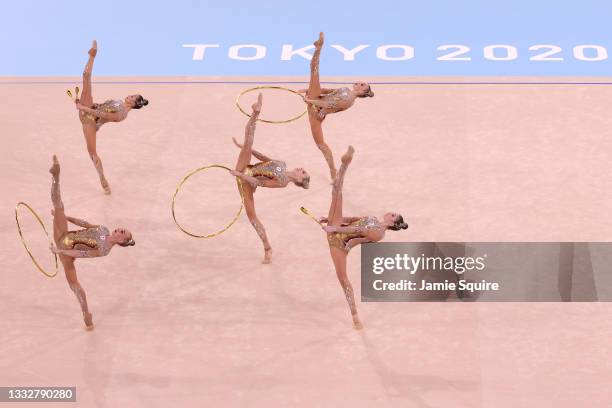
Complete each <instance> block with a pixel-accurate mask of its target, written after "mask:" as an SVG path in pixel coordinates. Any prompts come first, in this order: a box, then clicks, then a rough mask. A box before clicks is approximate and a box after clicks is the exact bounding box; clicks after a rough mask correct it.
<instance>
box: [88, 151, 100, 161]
mask: <svg viewBox="0 0 612 408" xmlns="http://www.w3.org/2000/svg"><path fill="white" fill-rule="evenodd" d="M89 158H90V159H91V161H92V162H93V163H94V164H98V163H99V162H100V157H99V156H98V154H97V153H96V152H93V153H92V152H89Z"/></svg>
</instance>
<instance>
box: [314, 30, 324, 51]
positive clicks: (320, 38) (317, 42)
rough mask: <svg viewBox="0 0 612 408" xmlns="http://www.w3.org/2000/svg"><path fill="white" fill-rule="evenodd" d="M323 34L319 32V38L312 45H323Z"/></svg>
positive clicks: (318, 46) (319, 46)
mask: <svg viewBox="0 0 612 408" xmlns="http://www.w3.org/2000/svg"><path fill="white" fill-rule="evenodd" d="M324 40H325V39H324V36H323V32H320V33H319V39H318V40H317V41H315V42H314V43H312V45H314V46H315V47H316V48H319V49H320V48H321V47H323V42H324Z"/></svg>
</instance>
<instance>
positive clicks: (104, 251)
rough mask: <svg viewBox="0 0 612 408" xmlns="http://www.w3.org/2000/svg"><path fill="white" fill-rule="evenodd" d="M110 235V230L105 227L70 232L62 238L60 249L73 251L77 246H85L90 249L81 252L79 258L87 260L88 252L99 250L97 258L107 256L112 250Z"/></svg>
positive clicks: (59, 244) (59, 243)
mask: <svg viewBox="0 0 612 408" xmlns="http://www.w3.org/2000/svg"><path fill="white" fill-rule="evenodd" d="M109 235H110V233H109V232H108V228H106V227H105V226H103V225H99V226H97V227H92V228H85V229H82V230H78V231H68V232H66V233H65V234H64V235H62V237H61V238H60V240H59V242H58V246H59V247H60V249H68V250H73V249H76V248H75V247H76V246H77V245H80V247H81V248H82V246H83V245H85V246H86V247H88V248H89V249H85V250H80V252H81V255H80V256H79V258H87V257H88V256H90V255H88V252H90V251H94V250H98V254H97V255H95V256H106V255H108V253H109V252H110V250H111V247H112V245H111V244H110V243H109V242H108V237H109Z"/></svg>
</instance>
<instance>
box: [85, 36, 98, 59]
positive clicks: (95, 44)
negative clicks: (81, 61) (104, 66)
mask: <svg viewBox="0 0 612 408" xmlns="http://www.w3.org/2000/svg"><path fill="white" fill-rule="evenodd" d="M87 53H88V54H89V56H90V57H91V58H96V55H97V54H98V42H97V41H96V40H93V42H92V43H91V48H90V49H89V51H88V52H87Z"/></svg>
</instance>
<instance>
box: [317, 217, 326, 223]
mask: <svg viewBox="0 0 612 408" xmlns="http://www.w3.org/2000/svg"><path fill="white" fill-rule="evenodd" d="M325 223H327V217H319V224H325Z"/></svg>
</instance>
